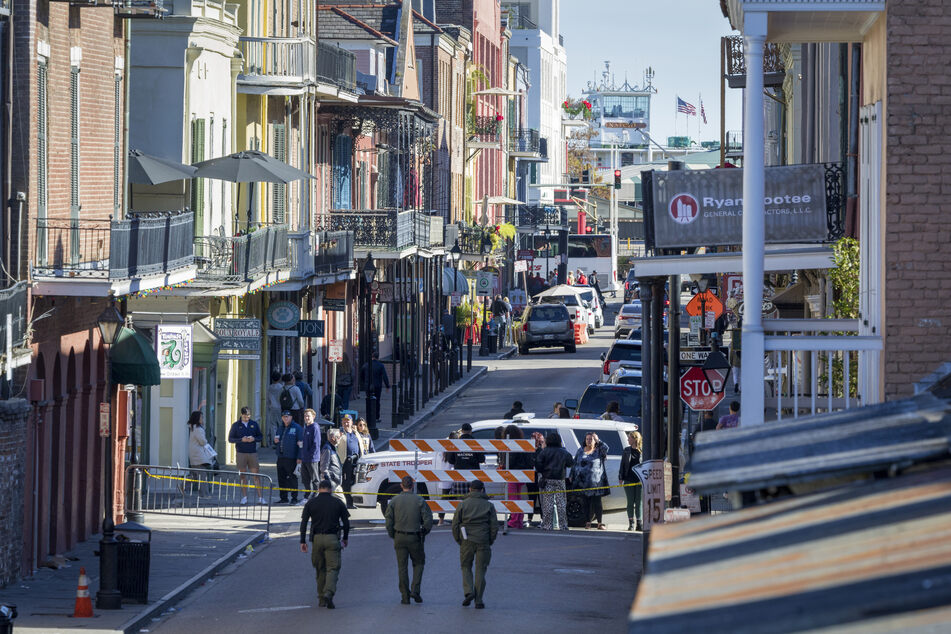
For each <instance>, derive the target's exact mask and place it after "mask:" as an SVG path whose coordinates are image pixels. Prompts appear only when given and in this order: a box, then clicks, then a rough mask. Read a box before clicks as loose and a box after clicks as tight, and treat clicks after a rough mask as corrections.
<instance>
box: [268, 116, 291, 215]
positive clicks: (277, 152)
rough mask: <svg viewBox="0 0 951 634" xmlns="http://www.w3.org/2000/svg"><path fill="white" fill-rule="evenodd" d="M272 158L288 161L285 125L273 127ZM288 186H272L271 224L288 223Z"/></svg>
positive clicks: (282, 184) (274, 184) (277, 124)
mask: <svg viewBox="0 0 951 634" xmlns="http://www.w3.org/2000/svg"><path fill="white" fill-rule="evenodd" d="M271 156H273V157H274V158H276V159H278V160H281V161H287V127H286V126H285V124H283V123H275V124H274V125H273V133H272V134H271ZM286 212H287V185H285V184H284V183H273V184H272V185H271V222H274V223H276V224H284V223H285V222H286V221H287V213H286Z"/></svg>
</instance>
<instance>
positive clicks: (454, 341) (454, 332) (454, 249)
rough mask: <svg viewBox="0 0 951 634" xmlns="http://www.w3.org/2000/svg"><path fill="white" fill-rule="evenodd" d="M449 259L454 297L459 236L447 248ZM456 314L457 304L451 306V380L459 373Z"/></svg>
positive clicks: (460, 359) (457, 281) (454, 294)
mask: <svg viewBox="0 0 951 634" xmlns="http://www.w3.org/2000/svg"><path fill="white" fill-rule="evenodd" d="M449 259H450V260H452V265H453V272H452V295H453V297H455V296H456V293H458V292H459V289H458V288H457V285H458V283H459V261H460V260H462V249H460V248H459V238H456V243H455V244H454V245H452V248H451V249H449ZM451 303H452V302H451V301H450V304H451ZM459 303H460V304H461V303H462V301H460V302H459ZM458 316H459V306H458V305H457V306H453V307H452V369H453V372H452V380H453V381H455V380H456V377H457V374H461V372H459V371H458V370H457V369H456V361H457V358H456V356H457V355H456V351H457V350H459V352H460V353H461V352H462V349H461V348H460V347H459V341H458V339H459V333H458V329H459V327H458V326H457V325H456V324H457V323H458V322H457V321H456V320H457V318H458ZM470 350H471V347H470ZM458 363H459V366H461V365H462V357H461V356H459V358H458Z"/></svg>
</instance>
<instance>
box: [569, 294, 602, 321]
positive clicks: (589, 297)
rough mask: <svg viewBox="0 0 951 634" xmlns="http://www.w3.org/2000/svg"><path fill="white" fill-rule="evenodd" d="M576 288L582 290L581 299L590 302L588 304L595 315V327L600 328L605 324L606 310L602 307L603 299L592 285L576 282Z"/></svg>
mask: <svg viewBox="0 0 951 634" xmlns="http://www.w3.org/2000/svg"><path fill="white" fill-rule="evenodd" d="M575 288H576V289H578V291H580V294H581V299H583V300H584V301H586V302H588V306H589V307H590V308H591V311H592V313H593V317H594V327H595V328H600V327H601V326H603V325H604V310H603V308H602V307H601V300H600V299H598V294H597V293H595V292H594V289H593V288H591V287H590V286H585V285H578V284H575Z"/></svg>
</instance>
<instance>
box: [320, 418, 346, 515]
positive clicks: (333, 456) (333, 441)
mask: <svg viewBox="0 0 951 634" xmlns="http://www.w3.org/2000/svg"><path fill="white" fill-rule="evenodd" d="M340 438H341V433H340V430H339V429H331V430H330V431H328V432H327V441H326V442H325V443H324V446H323V447H322V448H321V450H320V466H319V469H320V477H321V479H322V480H329V481H330V483H331V484H332V485H333V488H332V489H331V490H332V491H333V492H334V497H337V498H340V501H341V502H343V503H344V506H346V502H347V501H346V499H345V498H344V497H343V490H342V489H341V488H340V484H341V483H342V482H343V469H342V468H341V465H340V457H339V456H338V455H337V444H338V443H339V442H340Z"/></svg>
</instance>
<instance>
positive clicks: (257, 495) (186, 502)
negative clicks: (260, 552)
mask: <svg viewBox="0 0 951 634" xmlns="http://www.w3.org/2000/svg"><path fill="white" fill-rule="evenodd" d="M126 475H127V476H128V479H127V480H126V481H127V482H130V483H131V487H130V489H131V492H132V495H131V499H130V501H129V509H130V510H132V511H139V512H142V513H159V514H164V515H186V516H194V517H213V518H221V519H229V520H238V521H244V522H263V523H265V525H266V527H267V528H266V530H267V531H268V532H270V529H271V493H272V491H273V490H274V483H273V481H272V480H271V478H270V477H269V476H267V475H265V474H263V473H240V472H238V471H221V470H219V471H215V470H211V469H190V468H185V467H168V466H161V465H139V464H136V465H130V466H129V467H127V468H126ZM242 476H244V477H245V479H246V482H247V484H246V485H245V486H242V483H241V477H242ZM245 487H246V488H245ZM245 496H247V498H248V503H247V504H241V499H242V498H243V497H245Z"/></svg>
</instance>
